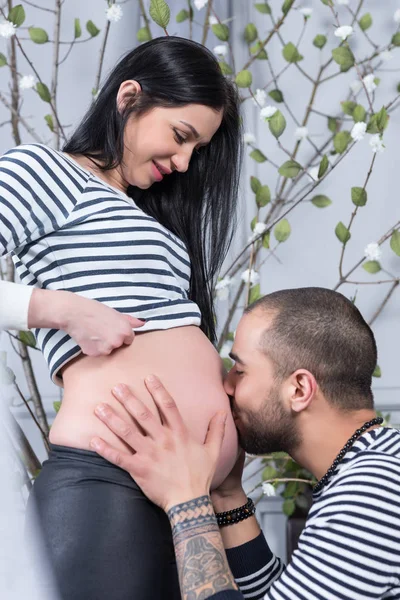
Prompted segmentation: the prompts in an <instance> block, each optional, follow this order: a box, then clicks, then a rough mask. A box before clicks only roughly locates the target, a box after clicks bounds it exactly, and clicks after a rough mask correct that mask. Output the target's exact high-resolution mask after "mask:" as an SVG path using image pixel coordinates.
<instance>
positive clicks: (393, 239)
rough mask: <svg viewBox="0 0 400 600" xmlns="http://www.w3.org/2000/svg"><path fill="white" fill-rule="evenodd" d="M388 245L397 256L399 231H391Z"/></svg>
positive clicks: (398, 251)
mask: <svg viewBox="0 0 400 600" xmlns="http://www.w3.org/2000/svg"><path fill="white" fill-rule="evenodd" d="M390 247H391V249H392V250H393V252H394V253H395V254H397V256H400V231H393V233H392V237H391V238H390Z"/></svg>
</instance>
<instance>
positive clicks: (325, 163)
mask: <svg viewBox="0 0 400 600" xmlns="http://www.w3.org/2000/svg"><path fill="white" fill-rule="evenodd" d="M328 168H329V160H328V157H327V155H326V154H324V156H323V157H322V160H321V162H320V165H319V169H318V179H321V177H323V176H324V175H325V173H326V172H327V170H328Z"/></svg>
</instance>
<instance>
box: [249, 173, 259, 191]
mask: <svg viewBox="0 0 400 600" xmlns="http://www.w3.org/2000/svg"><path fill="white" fill-rule="evenodd" d="M250 187H251V189H252V191H253V192H254V193H255V194H257V192H258V190H259V189H260V188H261V181H260V180H259V179H257V177H254V175H251V176H250Z"/></svg>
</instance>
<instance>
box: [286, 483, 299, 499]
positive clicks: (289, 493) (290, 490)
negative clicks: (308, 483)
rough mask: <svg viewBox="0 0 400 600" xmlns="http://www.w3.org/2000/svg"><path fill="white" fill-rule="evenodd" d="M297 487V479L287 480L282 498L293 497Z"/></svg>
mask: <svg viewBox="0 0 400 600" xmlns="http://www.w3.org/2000/svg"><path fill="white" fill-rule="evenodd" d="M298 487H299V483H298V481H288V482H287V484H286V485H285V490H284V492H283V497H284V498H293V496H294V495H295V493H296V492H297V488H298Z"/></svg>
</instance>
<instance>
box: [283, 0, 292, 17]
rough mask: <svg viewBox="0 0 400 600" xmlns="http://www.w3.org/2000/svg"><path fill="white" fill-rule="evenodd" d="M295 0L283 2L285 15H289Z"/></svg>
mask: <svg viewBox="0 0 400 600" xmlns="http://www.w3.org/2000/svg"><path fill="white" fill-rule="evenodd" d="M293 3H294V0H285V2H284V3H283V4H282V12H283V14H284V15H287V14H288V12H289V10H290V9H291V8H292V6H293Z"/></svg>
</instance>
